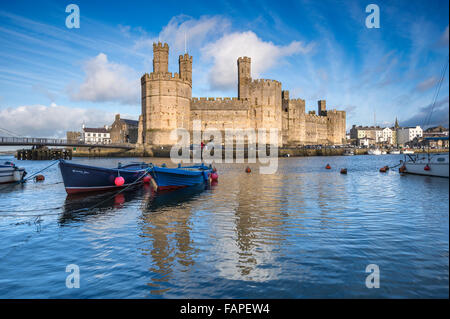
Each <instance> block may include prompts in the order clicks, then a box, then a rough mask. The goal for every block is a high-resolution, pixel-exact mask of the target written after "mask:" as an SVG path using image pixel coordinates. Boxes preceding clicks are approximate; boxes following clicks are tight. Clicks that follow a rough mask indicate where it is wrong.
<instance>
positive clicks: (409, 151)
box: [402, 150, 414, 154]
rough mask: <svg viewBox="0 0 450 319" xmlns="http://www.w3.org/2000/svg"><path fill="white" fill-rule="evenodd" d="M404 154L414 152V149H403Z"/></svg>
mask: <svg viewBox="0 0 450 319" xmlns="http://www.w3.org/2000/svg"><path fill="white" fill-rule="evenodd" d="M402 154H414V151H413V150H403V151H402Z"/></svg>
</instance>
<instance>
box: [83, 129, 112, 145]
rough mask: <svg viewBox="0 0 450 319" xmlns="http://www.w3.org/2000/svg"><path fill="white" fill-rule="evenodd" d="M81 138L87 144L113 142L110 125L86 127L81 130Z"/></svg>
mask: <svg viewBox="0 0 450 319" xmlns="http://www.w3.org/2000/svg"><path fill="white" fill-rule="evenodd" d="M81 138H82V140H83V141H84V143H85V144H111V134H110V130H109V127H108V126H107V125H105V127H99V128H91V127H85V126H84V124H83V126H82V130H81Z"/></svg>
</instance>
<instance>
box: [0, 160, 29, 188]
mask: <svg viewBox="0 0 450 319" xmlns="http://www.w3.org/2000/svg"><path fill="white" fill-rule="evenodd" d="M26 174H27V173H26V172H25V169H24V168H21V167H17V166H16V165H14V164H13V163H11V162H6V163H5V164H0V184H5V183H14V182H19V181H21V180H22V179H23V178H24V176H25V175H26Z"/></svg>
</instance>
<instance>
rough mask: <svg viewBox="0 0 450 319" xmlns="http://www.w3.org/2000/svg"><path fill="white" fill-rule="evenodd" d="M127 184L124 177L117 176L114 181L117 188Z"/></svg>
mask: <svg viewBox="0 0 450 319" xmlns="http://www.w3.org/2000/svg"><path fill="white" fill-rule="evenodd" d="M124 183H125V179H124V178H123V177H122V176H117V177H116V178H115V179H114V184H116V186H122V185H123V184H124Z"/></svg>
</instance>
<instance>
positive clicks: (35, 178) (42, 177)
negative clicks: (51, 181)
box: [34, 175, 45, 182]
mask: <svg viewBox="0 0 450 319" xmlns="http://www.w3.org/2000/svg"><path fill="white" fill-rule="evenodd" d="M34 180H35V181H36V182H42V181H44V180H45V177H44V175H36V176H35V177H34Z"/></svg>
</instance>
